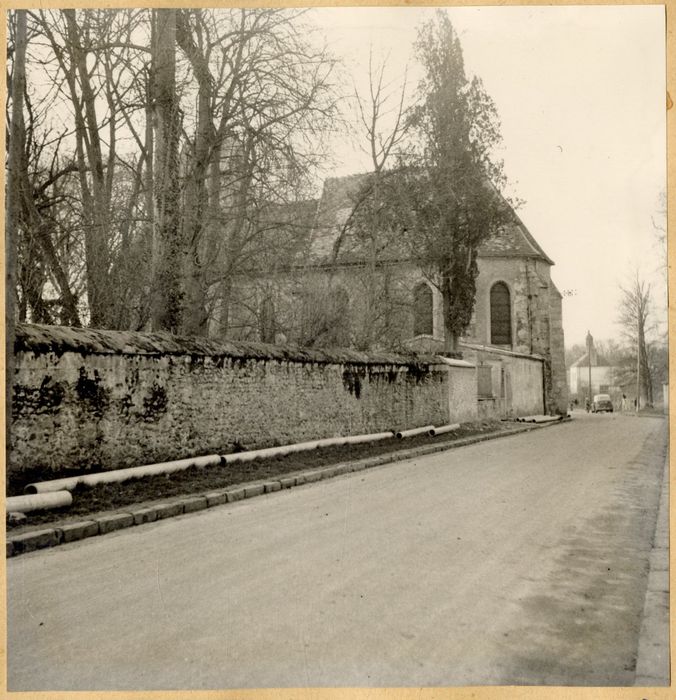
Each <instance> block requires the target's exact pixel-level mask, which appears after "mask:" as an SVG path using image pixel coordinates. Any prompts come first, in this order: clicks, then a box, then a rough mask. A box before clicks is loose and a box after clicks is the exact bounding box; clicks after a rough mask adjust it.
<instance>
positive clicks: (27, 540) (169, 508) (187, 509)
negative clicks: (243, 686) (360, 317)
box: [6, 420, 568, 558]
mask: <svg viewBox="0 0 676 700" xmlns="http://www.w3.org/2000/svg"><path fill="white" fill-rule="evenodd" d="M566 422H568V421H566V420H562V421H552V422H551V423H541V424H537V423H532V424H528V425H523V426H520V427H518V428H514V429H513V430H501V431H498V432H493V433H484V434H481V435H473V436H471V437H468V438H461V439H459V440H454V441H453V442H446V443H443V444H439V445H424V446H422V447H413V448H411V449H408V450H399V451H398V452H390V453H387V454H384V455H377V456H376V457H368V458H365V459H362V460H359V461H357V462H343V463H340V464H335V465H330V466H327V467H323V468H320V469H308V470H306V471H302V472H298V473H295V474H293V473H292V474H287V475H285V476H283V477H280V478H279V479H271V480H267V481H254V482H251V483H249V484H242V485H241V486H236V487H232V486H229V487H227V488H224V489H218V490H215V491H211V492H209V493H205V494H198V495H194V496H180V497H177V498H176V497H175V498H173V499H169V500H167V501H164V502H161V503H157V504H154V505H150V506H145V507H144V506H141V507H133V506H132V507H130V508H129V509H128V510H124V511H120V512H114V513H101V514H99V515H90V516H89V517H87V518H85V519H84V520H82V521H79V522H73V523H70V522H69V523H62V524H58V523H57V524H55V525H54V527H48V528H42V529H39V530H31V531H28V532H24V533H21V534H20V535H14V536H13V537H9V538H8V539H7V541H6V557H7V558H9V557H13V556H16V555H18V554H23V553H26V552H32V551H35V550H37V549H44V548H47V547H55V546H57V545H59V544H61V543H64V544H65V543H68V542H76V541H78V540H82V539H85V538H88V537H94V536H96V535H104V534H106V533H108V532H114V531H116V530H121V529H125V528H128V527H132V526H135V525H142V524H144V523H151V522H155V521H157V520H163V519H165V518H173V517H175V516H177V515H183V514H184V513H192V512H195V511H199V510H203V509H206V508H212V507H214V506H218V505H222V504H225V503H234V502H235V501H240V500H242V499H245V498H254V497H255V496H260V495H263V494H265V493H271V492H273V491H279V490H281V489H288V488H293V487H294V486H301V485H303V484H306V483H312V482H316V481H321V480H323V479H330V478H333V477H336V476H341V475H344V474H349V473H352V472H358V471H362V470H363V469H368V468H370V467H377V466H381V465H383V464H391V463H394V462H401V461H403V460H406V459H411V458H413V457H423V456H425V455H428V454H434V453H435V452H445V451H446V450H451V449H453V448H455V447H465V446H467V445H473V444H475V443H478V442H484V441H487V440H492V439H495V438H501V437H509V436H510V435H516V434H518V433H526V432H529V431H531V430H539V429H541V428H547V427H550V426H552V425H561V424H562V423H566Z"/></svg>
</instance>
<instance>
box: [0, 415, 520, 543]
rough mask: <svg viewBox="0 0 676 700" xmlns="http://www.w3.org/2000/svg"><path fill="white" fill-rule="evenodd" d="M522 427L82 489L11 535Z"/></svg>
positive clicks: (494, 425) (26, 479) (474, 429)
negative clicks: (67, 502)
mask: <svg viewBox="0 0 676 700" xmlns="http://www.w3.org/2000/svg"><path fill="white" fill-rule="evenodd" d="M516 426H517V424H514V423H505V422H501V421H492V420H491V421H489V420H486V421H480V422H476V423H466V424H464V425H461V426H460V428H458V429H457V430H454V431H452V432H450V433H446V434H444V435H439V436H437V437H430V436H429V435H419V436H416V437H412V438H406V439H403V440H397V439H396V438H392V439H386V440H381V441H378V442H374V443H363V444H359V445H342V446H339V447H324V448H318V449H314V450H308V451H307V452H296V453H294V454H289V455H284V456H280V457H274V458H266V459H258V460H254V461H251V462H242V463H235V464H226V465H224V466H215V467H191V468H189V469H185V470H183V471H180V472H173V473H171V474H166V475H165V474H162V475H156V476H147V477H136V478H130V479H128V480H126V481H123V482H119V483H114V484H99V485H97V486H85V485H83V484H79V485H78V486H77V487H76V488H75V489H74V490H73V492H72V493H73V504H72V505H71V506H70V507H69V508H67V509H51V510H43V511H37V512H34V513H27V514H26V515H27V518H26V520H23V521H22V522H21V523H11V522H8V523H7V530H8V531H10V530H13V529H16V528H18V527H21V528H24V527H26V526H32V525H43V524H46V523H52V522H55V521H57V520H62V519H64V518H65V517H67V518H68V519H71V518H81V517H84V516H87V515H91V514H93V513H98V512H101V511H105V510H115V509H118V508H124V507H125V506H129V505H133V504H136V503H142V502H144V501H152V500H157V499H162V498H170V497H174V496H189V495H194V494H200V493H207V492H209V491H213V490H216V489H220V488H224V487H227V486H232V485H234V484H242V483H246V482H251V481H259V480H261V479H271V478H274V477H280V476H283V475H285V474H289V473H291V472H296V471H300V470H303V469H311V468H316V467H323V466H329V465H333V464H340V463H343V462H350V461H356V460H359V459H368V458H369V457H375V456H378V455H382V454H387V453H391V452H398V451H401V450H408V449H411V448H414V447H420V446H424V445H443V444H447V443H448V444H449V446H450V444H452V443H453V442H455V441H456V440H458V439H461V438H465V437H471V436H475V435H481V434H484V433H490V432H496V431H506V430H512V429H514V428H515V427H516ZM524 427H525V426H524ZM73 475H74V473H73V472H66V473H65V474H62V473H60V474H58V475H55V474H50V475H49V478H59V477H61V476H73ZM35 476H36V475H35V474H30V475H26V474H24V475H23V477H22V478H21V479H16V478H15V479H14V480H13V481H12V482H10V484H9V486H10V488H8V495H15V494H19V493H22V491H23V487H24V486H25V485H26V484H28V483H31V482H32V481H39V480H45V475H44V473H42V474H41V475H40V477H39V478H37V479H36V478H35Z"/></svg>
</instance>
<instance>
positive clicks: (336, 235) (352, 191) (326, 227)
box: [310, 173, 554, 265]
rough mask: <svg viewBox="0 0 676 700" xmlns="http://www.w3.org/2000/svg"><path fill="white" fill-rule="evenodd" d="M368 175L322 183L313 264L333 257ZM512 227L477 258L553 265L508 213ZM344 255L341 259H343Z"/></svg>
mask: <svg viewBox="0 0 676 700" xmlns="http://www.w3.org/2000/svg"><path fill="white" fill-rule="evenodd" d="M370 176H371V173H358V174H354V175H347V176H343V177H331V178H328V179H327V180H326V181H325V182H324V187H323V190H322V195H321V198H320V200H319V205H318V207H317V218H316V220H315V226H314V228H313V231H312V237H311V246H310V256H311V258H312V259H314V260H315V261H317V262H320V261H326V260H327V259H329V258H332V257H334V258H335V257H337V253H338V249H339V248H340V246H341V244H342V241H341V238H342V237H344V233H345V231H344V229H345V224H346V223H347V222H348V219H349V217H350V215H351V213H352V211H353V209H354V208H355V207H358V206H359V204H360V203H359V202H358V201H357V199H356V198H357V197H358V195H359V191H360V189H361V188H362V187H363V185H364V184H365V183H366V182H367V181H368V179H369V177H370ZM512 214H513V217H514V220H513V223H511V224H509V225H507V226H505V227H503V228H502V229H501V230H500V231H498V232H497V233H496V234H495V235H494V236H492V237H491V238H490V239H489V240H487V241H485V242H484V243H483V244H482V245H481V246H480V247H479V251H478V255H479V257H483V258H488V257H529V258H539V259H541V260H543V261H545V262H546V263H548V264H550V265H553V264H554V262H553V261H552V260H551V258H550V257H549V256H548V255H547V254H546V253H545V252H544V250H543V249H542V248H541V247H540V245H539V244H538V243H537V241H536V240H535V238H533V236H532V234H531V233H530V231H529V230H528V229H527V228H526V226H525V224H524V223H523V222H522V221H521V219H520V218H519V216H518V215H517V214H516V213H515V212H514V211H513V210H512ZM401 254H402V251H398V250H396V246H392V245H389V246H387V247H386V248H385V249H384V250H383V254H382V255H381V256H379V257H380V258H381V259H386V258H390V259H399V258H401ZM344 257H345V256H344V255H342V256H341V258H342V259H344Z"/></svg>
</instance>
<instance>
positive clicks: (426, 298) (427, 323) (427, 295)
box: [413, 282, 433, 335]
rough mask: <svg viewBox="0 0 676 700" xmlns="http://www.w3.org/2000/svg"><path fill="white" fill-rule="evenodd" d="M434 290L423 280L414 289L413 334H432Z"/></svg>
mask: <svg viewBox="0 0 676 700" xmlns="http://www.w3.org/2000/svg"><path fill="white" fill-rule="evenodd" d="M432 308H433V307H432V290H431V289H430V287H429V285H428V284H425V283H424V282H421V283H420V284H419V285H418V286H417V287H416V288H415V289H414V290H413V335H432V334H433V321H432Z"/></svg>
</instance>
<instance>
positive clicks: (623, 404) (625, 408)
mask: <svg viewBox="0 0 676 700" xmlns="http://www.w3.org/2000/svg"><path fill="white" fill-rule="evenodd" d="M622 410H623V411H626V410H627V395H626V394H622Z"/></svg>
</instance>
